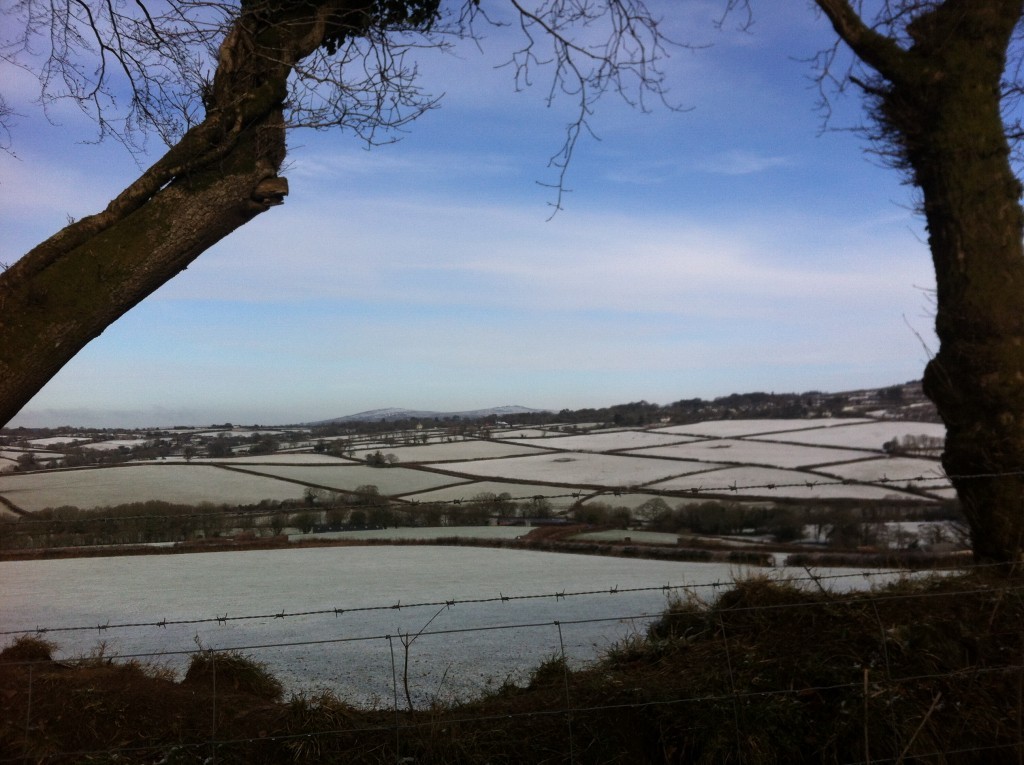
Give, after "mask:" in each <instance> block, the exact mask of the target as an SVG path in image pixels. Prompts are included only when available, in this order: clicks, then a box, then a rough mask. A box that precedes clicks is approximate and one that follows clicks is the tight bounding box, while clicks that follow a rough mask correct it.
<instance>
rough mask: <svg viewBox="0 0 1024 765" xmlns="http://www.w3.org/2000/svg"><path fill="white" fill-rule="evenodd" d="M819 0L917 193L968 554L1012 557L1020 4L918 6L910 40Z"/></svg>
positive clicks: (931, 373)
mask: <svg viewBox="0 0 1024 765" xmlns="http://www.w3.org/2000/svg"><path fill="white" fill-rule="evenodd" d="M817 2H818V5H819V6H820V7H821V8H822V10H823V11H825V13H826V15H828V17H829V19H830V21H831V22H832V24H833V27H834V28H835V30H836V32H837V33H838V34H839V36H840V37H841V38H842V39H843V40H844V41H845V42H846V43H847V44H848V45H849V46H850V47H851V48H852V49H853V51H854V52H855V53H856V54H857V56H858V57H859V58H860V59H861V60H862V61H863V62H864V63H866V64H868V65H869V66H870V67H872V68H873V69H874V70H875V71H877V72H878V74H879V75H880V78H879V79H878V80H877V81H872V82H869V83H859V84H861V85H862V87H863V88H864V89H865V91H866V93H867V95H868V97H869V99H871V100H873V101H874V102H875V113H874V117H875V119H876V120H877V122H878V124H879V126H880V128H881V131H882V135H883V137H884V138H885V139H886V141H887V142H888V144H889V145H890V146H891V148H892V149H893V150H894V154H895V157H896V159H897V162H898V163H899V164H900V165H902V166H904V167H905V168H906V169H908V170H910V171H911V176H912V179H913V181H914V183H915V184H916V185H917V186H918V187H919V188H920V189H921V191H922V192H923V198H924V213H925V218H926V221H927V224H928V242H929V245H930V247H931V253H932V260H933V262H934V265H935V275H936V282H937V287H938V289H937V295H936V297H937V300H936V308H937V313H936V319H935V326H936V332H937V334H938V336H939V340H940V343H941V345H940V350H939V352H938V354H937V355H936V356H935V358H934V359H932V360H931V362H930V363H929V364H928V367H927V369H926V370H925V380H924V384H925V391H926V393H927V394H928V396H929V397H930V398H931V399H932V400H933V401H934V402H935V404H936V406H937V407H938V410H939V414H940V415H941V416H942V419H943V421H944V422H945V423H946V428H947V438H946V448H945V453H944V454H943V458H942V464H943V466H944V468H945V470H946V473H947V474H948V475H949V476H950V478H951V480H952V482H953V485H954V486H955V487H956V490H957V495H958V496H959V498H960V501H961V503H962V505H963V509H964V513H965V514H966V516H967V519H968V522H969V524H970V528H971V539H972V546H973V549H974V555H975V558H976V560H978V561H979V562H995V563H1000V564H1011V566H1012V565H1015V564H1017V563H1019V562H1020V561H1021V553H1022V551H1024V311H1022V310H1021V298H1022V297H1024V246H1022V237H1024V216H1022V212H1021V205H1020V197H1021V185H1020V183H1019V181H1018V180H1017V178H1016V176H1015V175H1014V173H1013V170H1012V168H1011V165H1010V149H1009V145H1008V142H1007V138H1006V129H1005V126H1004V125H1003V122H1002V119H1001V116H1000V106H1001V98H1002V78H1003V75H1004V69H1005V67H1006V52H1007V49H1008V46H1009V44H1010V41H1011V36H1012V34H1013V31H1014V29H1015V28H1016V26H1017V24H1018V23H1019V21H1020V18H1021V14H1022V10H1024V9H1022V0H946V2H943V3H937V4H934V5H924V4H922V5H921V6H920V8H915V9H913V13H914V20H913V21H911V22H910V23H909V25H908V26H907V33H908V35H909V37H910V40H911V44H910V46H909V47H901V46H899V45H897V44H896V43H895V41H894V40H893V39H892V38H889V37H886V36H884V35H881V34H879V33H878V32H876V31H875V29H874V28H872V27H868V26H867V25H865V24H864V23H863V21H862V20H861V19H860V18H859V17H858V16H857V14H856V13H855V12H854V10H853V8H852V6H851V5H850V4H849V3H848V2H847V0H817ZM899 7H900V8H904V9H905V6H899ZM908 12H909V11H908Z"/></svg>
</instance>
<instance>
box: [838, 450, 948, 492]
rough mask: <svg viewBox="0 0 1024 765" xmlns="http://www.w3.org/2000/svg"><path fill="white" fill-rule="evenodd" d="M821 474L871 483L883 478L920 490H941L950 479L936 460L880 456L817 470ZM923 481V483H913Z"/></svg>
mask: <svg viewBox="0 0 1024 765" xmlns="http://www.w3.org/2000/svg"><path fill="white" fill-rule="evenodd" d="M818 470H819V471H820V472H822V473H828V474H829V475H835V476H839V477H840V478H850V479H853V480H855V481H865V482H867V483H872V482H875V481H880V480H883V479H888V480H890V481H901V482H905V483H901V484H900V485H901V486H902V487H906V486H910V487H917V488H919V489H927V490H931V489H933V488H935V489H941V488H945V487H947V486H949V479H948V478H946V474H945V472H944V471H943V469H942V464H941V463H940V462H939V461H938V460H925V459H915V458H913V457H879V458H878V459H873V460H867V461H865V462H851V463H847V464H844V465H829V466H827V467H822V468H818ZM922 477H923V478H924V479H925V480H923V481H918V480H913V479H917V478H922Z"/></svg>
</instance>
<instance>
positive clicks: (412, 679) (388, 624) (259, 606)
mask: <svg viewBox="0 0 1024 765" xmlns="http://www.w3.org/2000/svg"><path fill="white" fill-rule="evenodd" d="M744 571H745V569H744V568H743V567H740V566H736V565H723V564H699V563H684V562H669V561H650V560H634V559H622V558H605V557H599V556H583V555H565V554H550V553H541V552H532V551H511V550H497V549H478V548H464V547H448V548H437V547H423V548H419V547H400V548H391V547H384V548H381V547H371V548H366V547H363V548H323V549H304V550H260V551H248V552H223V553H218V554H216V555H209V554H197V555H174V556H147V557H141V558H138V557H133V558H125V557H119V558H118V557H115V558H89V559H66V560H47V561H18V562H5V563H0V579H2V580H3V582H4V587H3V589H2V590H0V624H2V625H3V629H4V630H19V629H29V630H34V629H36V628H38V627H46V628H56V627H68V626H71V627H75V626H77V627H83V628H85V629H83V630H81V631H73V632H61V633H52V634H50V635H48V637H50V638H52V639H54V640H56V641H57V642H58V643H59V645H60V648H61V653H60V654H59V655H60V656H62V657H68V656H75V655H81V654H83V653H86V652H89V651H91V650H94V649H95V648H96V646H97V645H98V644H99V643H100V642H102V643H104V645H105V648H104V651H105V655H106V656H108V657H110V656H125V655H130V656H140V658H142V659H143V660H151V661H154V662H157V663H159V664H161V665H164V666H167V667H168V668H170V669H173V670H175V671H177V672H178V673H179V676H180V674H181V673H182V672H183V669H184V667H185V665H186V663H187V657H188V655H189V654H190V653H192V652H194V651H195V650H196V646H197V643H198V644H201V645H202V646H204V647H206V648H215V649H239V648H241V649H242V650H243V651H244V652H245V653H247V654H248V655H250V656H252V657H253V658H256V659H258V660H260V661H263V662H266V663H267V665H268V666H269V668H270V669H271V671H272V672H273V673H274V674H276V675H277V676H278V677H279V678H280V679H281V680H282V681H283V682H284V683H285V685H286V687H287V688H288V690H289V691H292V692H300V691H301V692H307V693H311V692H315V691H317V690H320V689H329V690H331V691H334V692H335V693H337V694H339V695H340V696H341V698H343V699H345V700H348V701H352V702H355V703H372V702H374V701H378V702H382V703H384V704H387V705H390V703H391V700H392V698H393V690H394V689H393V686H392V682H393V678H394V675H393V673H392V669H393V665H392V663H391V662H392V649H394V651H395V654H394V655H395V656H396V659H397V662H398V663H397V667H398V677H399V688H401V685H402V682H401V678H402V675H401V671H402V670H401V667H402V662H403V659H404V648H403V645H402V642H401V638H400V636H408V635H415V634H416V633H417V632H419V631H420V630H424V633H425V634H423V635H421V636H420V637H419V638H417V639H416V640H414V641H412V642H411V644H410V649H409V684H410V686H411V688H412V696H413V701H414V702H415V703H418V704H423V703H426V702H428V701H429V700H430V699H431V698H432V697H434V696H439V697H441V698H442V699H446V700H447V699H452V698H456V697H463V698H464V697H465V696H467V695H468V694H472V693H475V692H477V691H479V690H481V689H483V688H486V687H488V686H489V685H493V684H500V683H501V682H502V681H503V680H504V679H505V677H507V676H511V677H513V678H517V679H520V680H521V679H523V678H524V677H525V676H526V675H527V673H528V672H529V670H530V668H532V667H535V666H537V665H538V664H539V663H541V662H542V661H544V660H546V659H548V658H550V657H551V656H552V655H554V654H556V653H557V652H559V651H560V650H561V645H564V648H565V652H566V654H567V656H568V657H569V658H570V659H571V660H572V661H573V662H575V663H578V662H580V661H586V660H589V659H592V658H594V657H595V656H597V655H598V654H600V653H601V652H602V651H604V650H605V649H606V648H607V647H608V646H609V645H610V644H611V643H612V642H614V641H616V640H619V639H621V638H623V637H626V636H628V635H631V634H634V633H637V632H641V631H643V629H644V628H645V626H646V624H647V623H648V622H649V621H650V620H651V619H652V618H655V617H656V616H657V615H658V614H660V612H661V611H662V609H663V608H664V607H665V605H666V595H667V593H666V591H664V590H663V589H662V588H663V587H665V586H668V587H670V588H682V587H689V588H693V589H694V590H695V591H697V592H699V593H700V594H701V595H703V596H704V597H713V596H714V593H715V592H716V591H719V589H718V588H719V586H723V585H728V583H730V582H732V581H733V579H734V577H736V576H742V575H743V573H744ZM758 571H759V572H760V571H762V570H760V569H759V570H758ZM311 572H315V574H316V575H315V576H311V575H310V574H311ZM779 573H780V574H788V575H791V576H798V577H800V578H802V579H805V578H806V576H807V575H806V573H805V572H804V571H802V570H800V571H794V570H789V571H780V572H779ZM830 573H835V572H829V571H827V570H824V571H822V572H821V574H822V575H823V576H824V577H825V578H824V579H823V583H824V584H825V586H831V587H834V588H835V589H837V590H840V589H846V588H849V587H865V586H866V584H865V582H866V579H867V578H868V577H867V576H865V575H863V574H862V573H861V572H851V571H849V570H848V571H844V572H841V573H842V574H843V578H839V579H835V580H830V579H829V575H830ZM874 577H875V575H872V576H871V578H874ZM883 578H884V577H883V576H882V575H878V580H879V581H881V580H883ZM68 582H74V583H75V587H73V588H72V587H68V586H67V583H68ZM254 583H259V584H258V586H254ZM627 588H650V589H649V590H648V591H646V592H633V593H626V592H622V590H625V589H627ZM613 590H618V592H612V591H613ZM595 591H600V592H595ZM670 591H676V592H681V591H682V590H681V589H674V590H670ZM580 592H590V593H594V594H587V595H575V594H574V593H580ZM527 595H543V596H546V597H541V598H531V599H523V600H502V598H503V597H508V598H517V597H519V596H527ZM471 599H489V600H490V599H493V601H492V602H486V603H475V604H470V603H458V602H455V603H453V604H452V605H450V606H448V605H446V601H465V600H471ZM419 603H429V604H430V605H421V606H417V605H415V604H419ZM399 605H400V606H402V607H401V608H396V606H399ZM336 609H337V610H336ZM361 609H365V610H361ZM303 611H323V612H325V613H320V614H310V615H306V616H294V617H292V616H288V615H287V614H291V613H296V612H303ZM278 614H282V616H281V617H280V618H278V617H277V615H278ZM260 615H262V616H260ZM248 616H257V617H258V618H242V617H248ZM185 619H205V620H209V621H207V622H205V623H202V624H181V625H175V624H167V625H166V626H157V623H158V622H161V621H163V620H167V621H168V622H173V621H175V620H185ZM126 622H144V623H149V624H150V625H151V626H148V627H135V628H117V627H112V626H111V627H107V628H106V629H101V630H97V626H102V625H117V624H121V623H126ZM515 625H530V626H520V627H516V626H515ZM441 630H466V631H464V632H459V631H455V632H448V633H447V634H430V633H436V632H438V631H441ZM388 635H390V636H392V637H391V638H390V639H389V638H388V637H387V636H388ZM11 639H13V638H12V636H3V637H0V644H2V643H6V642H8V641H9V640H11ZM309 641H323V642H320V643H318V644H317V645H309V644H308V643H309ZM300 642H303V643H307V644H306V645H287V644H294V643H300ZM271 644H274V645H271ZM282 644H284V645H282ZM399 693H400V698H401V699H402V703H404V696H401V694H402V691H401V690H400V691H399Z"/></svg>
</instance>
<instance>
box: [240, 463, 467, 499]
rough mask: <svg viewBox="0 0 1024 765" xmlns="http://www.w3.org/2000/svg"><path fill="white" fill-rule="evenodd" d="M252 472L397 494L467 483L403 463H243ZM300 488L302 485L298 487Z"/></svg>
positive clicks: (311, 483) (343, 488)
mask: <svg viewBox="0 0 1024 765" xmlns="http://www.w3.org/2000/svg"><path fill="white" fill-rule="evenodd" d="M245 470H246V471H247V472H250V471H251V472H252V473H253V474H254V475H256V474H258V475H261V476H270V477H273V478H283V479H286V480H288V481H294V482H296V483H301V484H306V485H309V486H315V487H320V488H326V489H337V490H340V491H354V490H355V489H357V488H359V487H360V486H368V485H373V486H376V487H377V488H378V489H379V490H380V493H381V494H387V495H390V496H400V495H403V494H410V493H412V492H420V491H426V490H428V489H434V488H437V487H439V486H447V485H449V484H459V483H466V479H464V478H453V477H452V476H448V475H439V474H437V473H428V472H427V471H425V470H410V469H409V468H402V467H370V466H368V465H324V466H319V465H246V466H245ZM298 489H299V491H300V492H301V487H298Z"/></svg>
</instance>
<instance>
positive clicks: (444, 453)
mask: <svg viewBox="0 0 1024 765" xmlns="http://www.w3.org/2000/svg"><path fill="white" fill-rule="evenodd" d="M376 451H380V452H381V453H382V454H394V455H395V456H396V457H398V461H399V462H445V461H448V462H454V461H460V460H474V459H489V458H492V457H512V456H515V455H519V454H538V453H540V451H541V450H539V449H534V448H533V447H531V446H528V445H526V444H525V443H524V445H519V444H506V443H502V442H500V441H452V442H451V443H434V444H426V445H424V446H398V447H391V446H385V447H383V448H381V449H379V450H378V449H362V448H360V449H357V450H356V457H362V458H363V459H365V458H366V455H367V454H373V453H374V452H376Z"/></svg>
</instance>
